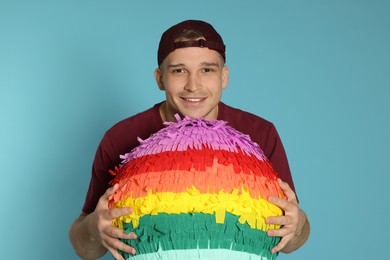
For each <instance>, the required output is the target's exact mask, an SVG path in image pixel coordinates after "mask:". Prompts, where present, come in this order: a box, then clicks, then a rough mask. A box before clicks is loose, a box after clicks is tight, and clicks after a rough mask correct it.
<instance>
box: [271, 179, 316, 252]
mask: <svg viewBox="0 0 390 260" xmlns="http://www.w3.org/2000/svg"><path fill="white" fill-rule="evenodd" d="M278 183H279V185H280V187H281V188H282V190H283V191H284V193H285V194H286V196H287V199H281V198H277V197H269V198H268V200H269V202H271V203H273V204H275V205H276V206H278V207H280V208H281V209H283V210H284V215H283V216H278V217H269V218H268V219H267V224H277V225H281V226H282V227H281V228H280V229H274V230H268V232H267V234H268V235H269V236H278V237H282V239H281V240H280V242H279V244H277V245H276V246H275V247H274V248H273V249H272V251H271V253H276V252H279V251H280V252H283V253H291V252H293V251H294V250H296V249H298V248H300V247H301V246H302V245H303V244H304V243H305V242H306V241H307V239H308V238H309V235H310V223H309V220H308V218H307V216H306V214H305V212H304V211H303V210H302V209H300V208H299V204H298V201H297V198H296V196H295V193H294V191H293V190H292V189H291V188H290V186H289V185H288V184H287V183H286V182H283V181H281V180H280V179H278Z"/></svg>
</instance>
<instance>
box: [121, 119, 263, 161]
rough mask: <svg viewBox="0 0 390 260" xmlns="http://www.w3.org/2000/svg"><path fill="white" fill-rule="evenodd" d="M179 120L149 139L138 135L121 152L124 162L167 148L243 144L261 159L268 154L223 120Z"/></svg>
mask: <svg viewBox="0 0 390 260" xmlns="http://www.w3.org/2000/svg"><path fill="white" fill-rule="evenodd" d="M176 118H177V120H178V122H165V123H164V124H165V125H167V127H165V128H163V129H161V130H160V131H158V132H157V133H155V134H153V135H152V136H151V137H149V138H148V139H146V140H142V139H140V138H138V140H139V142H140V145H139V146H137V147H136V148H134V149H133V151H131V152H130V153H126V154H124V155H121V159H123V161H122V165H123V164H125V163H126V162H128V161H130V160H132V159H134V158H138V157H141V156H144V155H147V154H158V153H161V152H167V151H185V150H187V149H196V150H202V149H203V147H204V146H205V147H207V148H209V149H213V150H225V151H230V152H237V147H239V148H240V149H241V150H242V151H243V152H244V153H245V154H247V155H254V156H256V157H257V158H258V159H259V160H261V159H264V158H265V155H264V153H263V151H262V150H261V149H260V147H259V145H258V144H257V143H255V142H253V141H251V139H250V137H249V135H245V134H243V133H241V132H239V131H237V130H235V129H234V128H232V127H231V126H228V125H227V122H225V121H221V120H204V119H191V118H189V117H185V118H184V119H180V118H179V117H178V116H177V117H176Z"/></svg>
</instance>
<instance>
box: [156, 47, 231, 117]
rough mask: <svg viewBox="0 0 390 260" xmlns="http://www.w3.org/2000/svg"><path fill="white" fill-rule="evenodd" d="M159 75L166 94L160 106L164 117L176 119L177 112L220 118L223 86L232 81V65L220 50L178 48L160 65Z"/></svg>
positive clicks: (192, 115)
mask: <svg viewBox="0 0 390 260" xmlns="http://www.w3.org/2000/svg"><path fill="white" fill-rule="evenodd" d="M155 77H156V80H157V84H158V86H159V88H160V89H161V90H164V91H165V95H166V102H165V104H163V105H162V106H161V108H160V112H161V115H162V117H163V120H165V121H175V118H174V115H175V114H176V113H179V114H180V115H181V116H189V117H191V118H200V117H203V118H204V119H207V120H211V119H217V115H218V103H219V101H220V99H221V96H222V89H224V88H226V86H227V82H228V67H226V66H224V63H223V60H222V58H221V56H220V55H219V54H218V52H216V51H213V50H210V49H208V48H199V47H187V48H180V49H176V50H175V51H173V52H171V53H170V54H169V55H168V56H167V57H166V58H165V60H164V61H163V63H162V64H161V66H160V68H157V69H156V71H155Z"/></svg>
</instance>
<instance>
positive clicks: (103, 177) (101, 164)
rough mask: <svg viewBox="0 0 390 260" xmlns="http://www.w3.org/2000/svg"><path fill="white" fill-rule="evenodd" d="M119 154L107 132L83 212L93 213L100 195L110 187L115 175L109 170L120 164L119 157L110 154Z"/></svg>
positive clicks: (97, 158) (98, 149) (93, 168)
mask: <svg viewBox="0 0 390 260" xmlns="http://www.w3.org/2000/svg"><path fill="white" fill-rule="evenodd" d="M112 154H117V153H116V152H115V147H114V146H113V145H112V143H111V141H110V138H109V136H108V135H107V134H106V135H105V136H104V137H103V139H102V141H101V142H100V144H99V146H98V148H97V150H96V154H95V158H94V161H93V165H92V175H91V180H90V183H89V188H88V192H87V195H86V198H85V202H84V206H83V212H84V213H87V214H89V213H92V212H93V211H94V210H95V208H96V205H97V203H98V201H99V199H100V197H101V196H102V195H103V194H104V193H105V192H106V190H107V189H108V188H109V187H110V185H109V182H110V181H111V180H112V178H113V176H112V175H111V174H110V173H109V170H113V169H114V167H115V166H116V165H117V164H118V159H119V157H118V158H111V157H110V156H109V155H112Z"/></svg>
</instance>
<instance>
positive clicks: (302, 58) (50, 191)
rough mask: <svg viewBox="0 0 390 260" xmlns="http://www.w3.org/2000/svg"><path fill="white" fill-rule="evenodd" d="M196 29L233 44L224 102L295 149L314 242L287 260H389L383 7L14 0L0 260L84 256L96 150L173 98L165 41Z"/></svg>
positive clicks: (0, 155) (3, 77) (8, 7)
mask: <svg viewBox="0 0 390 260" xmlns="http://www.w3.org/2000/svg"><path fill="white" fill-rule="evenodd" d="M188 18H194V19H204V20H207V21H209V22H210V23H212V24H213V25H214V26H215V28H216V29H217V30H218V31H219V32H220V33H221V35H222V36H223V38H224V40H225V43H226V44H227V48H228V49H227V64H228V65H229V66H230V76H231V78H230V82H229V86H228V89H226V91H225V92H224V96H223V100H224V101H225V102H226V103H229V104H231V105H233V106H236V107H240V108H242V109H245V110H248V111H250V112H253V113H256V114H258V115H260V116H262V117H265V118H266V119H268V120H270V121H272V122H274V123H275V125H276V126H277V128H278V130H279V133H280V135H281V137H282V140H283V142H284V145H285V148H286V151H287V153H288V157H289V160H290V164H291V168H292V172H293V176H294V180H295V184H296V188H297V191H298V195H299V197H300V201H301V206H302V208H303V209H305V211H306V212H307V214H308V216H309V218H310V220H311V225H312V233H311V237H310V240H309V242H308V243H307V244H306V245H305V246H304V247H303V248H301V249H300V250H298V251H297V252H295V253H293V254H291V255H281V256H280V258H279V259H390V252H389V247H388V241H389V239H388V235H389V233H390V228H389V223H388V220H389V213H390V212H389V204H390V203H389V202H388V197H389V196H388V190H389V189H388V186H389V181H390V178H389V167H388V166H386V165H387V162H388V161H389V159H390V158H389V157H390V153H389V151H388V147H389V146H390V137H389V133H390V119H389V112H390V102H389V98H390V90H389V89H390V47H389V46H390V29H389V28H390V2H389V1H385V0H383V1H379V0H377V1H375V0H373V1H369V0H367V1H346V0H328V1H325V0H324V1H313V0H301V1H280V0H277V1H259V0H257V1H255V0H252V1H222V0H221V1H216V0H214V1H150V0H149V1H146V0H144V1H131V0H126V1H124V0H122V1H116V0H111V1H96V0H95V1H92V0H91V1H73V0H72V1H17V0H16V1H11V0H10V1H0V120H1V121H0V122H1V123H0V124H1V125H0V126H1V128H0V171H1V178H2V180H1V182H0V183H1V184H0V185H1V187H0V192H1V199H2V207H1V222H0V230H1V248H2V250H1V251H0V259H77V257H76V255H75V254H74V253H73V250H72V248H71V245H70V243H69V241H68V228H69V226H70V224H71V222H72V221H73V220H74V219H75V218H76V217H77V216H78V214H79V213H80V210H81V207H82V205H83V202H84V196H85V193H86V190H87V188H88V183H89V178H90V168H91V163H92V159H93V156H94V153H95V149H96V147H97V145H98V143H99V141H100V139H101V137H102V135H103V134H104V131H105V130H107V129H108V128H109V127H110V126H111V125H113V124H114V123H115V122H117V121H119V120H121V119H123V118H125V117H128V116H130V115H132V114H134V113H137V112H140V111H142V110H144V109H146V108H148V107H150V106H152V105H153V104H154V103H156V102H158V101H160V100H162V99H163V98H164V95H163V92H160V91H159V90H158V88H157V86H156V84H155V82H154V78H153V70H154V69H155V67H156V51H157V45H158V41H159V39H160V36H161V33H162V32H163V31H164V30H165V29H167V28H168V27H169V26H171V25H173V24H174V23H177V22H180V21H181V20H184V19H188ZM145 123H147V122H145ZM106 259H110V258H109V257H107V258H106Z"/></svg>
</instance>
